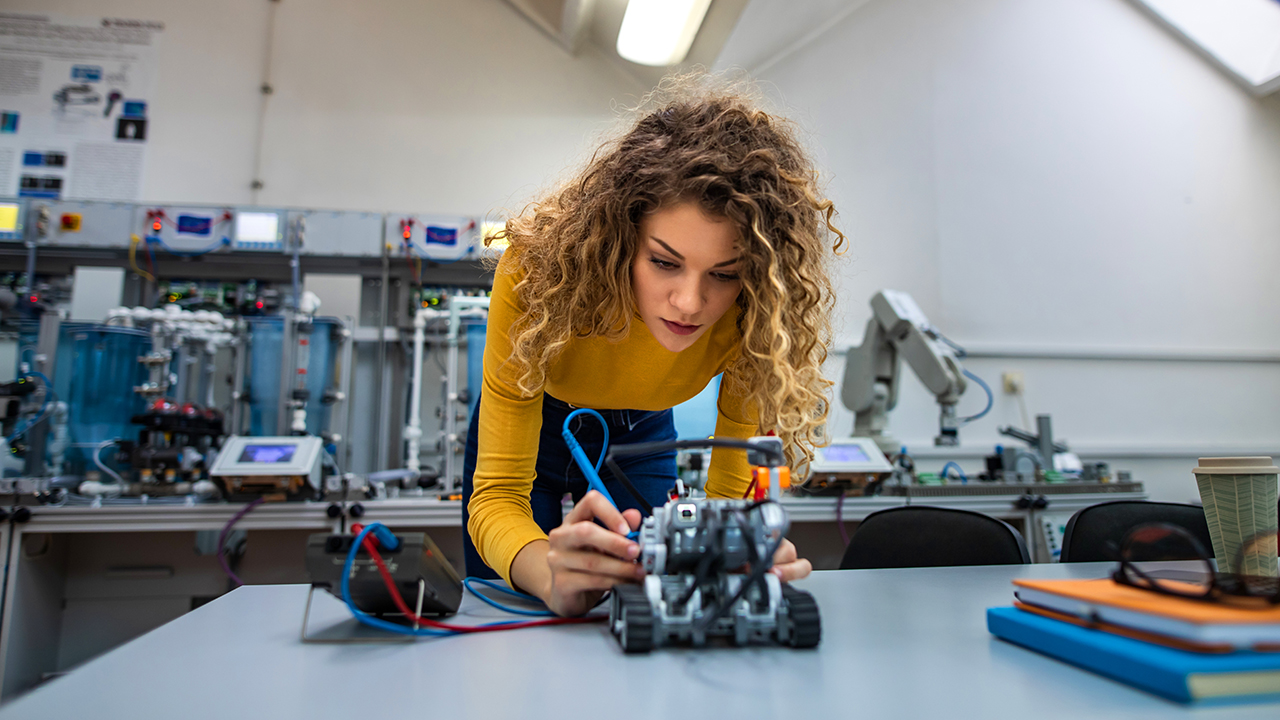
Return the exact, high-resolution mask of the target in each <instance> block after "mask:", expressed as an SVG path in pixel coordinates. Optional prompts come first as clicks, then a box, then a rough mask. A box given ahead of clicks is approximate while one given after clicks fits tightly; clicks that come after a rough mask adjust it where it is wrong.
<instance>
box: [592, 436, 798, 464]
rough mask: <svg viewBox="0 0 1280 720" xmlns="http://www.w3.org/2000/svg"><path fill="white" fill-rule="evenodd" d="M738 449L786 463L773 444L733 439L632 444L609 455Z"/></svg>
mask: <svg viewBox="0 0 1280 720" xmlns="http://www.w3.org/2000/svg"><path fill="white" fill-rule="evenodd" d="M709 447H723V448H738V449H740V450H755V451H756V452H762V453H764V454H766V455H768V456H770V457H772V458H773V459H774V460H777V461H778V462H785V461H786V458H785V457H784V456H783V454H782V451H780V450H778V449H777V448H776V447H773V445H772V444H765V443H753V442H749V441H747V440H737V439H731V438H707V439H705V440H666V441H662V442H648V443H632V444H631V445H614V446H613V447H611V448H609V455H617V456H619V457H622V456H626V455H652V454H653V453H659V452H665V451H667V450H685V449H690V448H709Z"/></svg>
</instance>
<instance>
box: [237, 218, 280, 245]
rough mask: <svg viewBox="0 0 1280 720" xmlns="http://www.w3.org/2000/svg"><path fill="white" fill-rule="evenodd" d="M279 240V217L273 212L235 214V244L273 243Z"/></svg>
mask: <svg viewBox="0 0 1280 720" xmlns="http://www.w3.org/2000/svg"><path fill="white" fill-rule="evenodd" d="M279 239H280V215H279V214H277V213H273V212H241V213H236V242H238V243H246V242H254V243H274V242H278V241H279Z"/></svg>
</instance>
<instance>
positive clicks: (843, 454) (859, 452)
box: [821, 445, 871, 463]
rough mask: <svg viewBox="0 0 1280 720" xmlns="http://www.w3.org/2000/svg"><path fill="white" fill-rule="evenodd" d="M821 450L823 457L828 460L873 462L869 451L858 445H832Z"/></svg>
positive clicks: (837, 461)
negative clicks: (868, 454) (868, 453)
mask: <svg viewBox="0 0 1280 720" xmlns="http://www.w3.org/2000/svg"><path fill="white" fill-rule="evenodd" d="M821 452H822V457H823V459H824V460H826V461H827V462H833V463H850V462H862V463H864V462H871V458H870V457H868V456H867V451H865V450H863V449H862V448H861V447H860V446H858V445H832V446H831V447H829V448H823V449H822V450H821Z"/></svg>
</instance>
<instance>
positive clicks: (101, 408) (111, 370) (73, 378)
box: [19, 323, 151, 474]
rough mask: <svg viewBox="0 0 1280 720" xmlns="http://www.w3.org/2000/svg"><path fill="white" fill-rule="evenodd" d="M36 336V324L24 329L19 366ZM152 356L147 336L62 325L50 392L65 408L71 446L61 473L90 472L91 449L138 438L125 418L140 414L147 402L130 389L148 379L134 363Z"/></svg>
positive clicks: (99, 327) (125, 330) (128, 330)
mask: <svg viewBox="0 0 1280 720" xmlns="http://www.w3.org/2000/svg"><path fill="white" fill-rule="evenodd" d="M38 332H39V328H38V326H36V325H35V324H30V325H24V327H23V328H22V331H21V338H20V340H19V346H20V348H21V350H20V352H19V363H21V362H22V361H23V360H26V361H28V362H29V361H30V360H31V359H32V355H33V353H34V349H35V345H36V338H37V335H38ZM150 351H151V336H150V335H149V334H148V333H146V332H144V331H142V330H135V329H133V328H123V327H112V326H107V325H96V324H92V323H63V324H62V326H61V327H60V328H59V331H58V353H57V357H56V359H55V361H54V366H53V367H54V376H53V388H54V392H55V393H56V394H57V397H58V399H59V400H61V401H63V402H65V403H67V410H68V414H67V430H68V436H69V437H68V440H69V441H70V443H71V447H69V448H67V454H66V461H67V464H68V467H66V468H65V469H63V472H68V473H74V474H78V473H81V472H84V471H85V470H87V469H92V467H93V459H92V456H91V454H92V453H93V451H94V448H93V447H91V445H96V444H98V443H101V442H103V441H106V440H111V439H113V438H120V439H123V440H136V439H137V434H138V430H139V427H138V426H137V425H134V424H133V423H131V422H129V418H131V417H133V416H134V415H137V414H140V413H141V412H143V410H144V404H145V403H144V402H143V399H142V397H141V396H139V395H138V394H137V393H135V392H134V391H133V388H134V387H135V386H137V385H140V384H142V383H143V382H144V381H145V380H146V374H147V373H146V369H145V368H144V367H143V366H142V365H141V363H139V362H138V358H139V357H140V356H142V355H146V354H147V353H148V352H150Z"/></svg>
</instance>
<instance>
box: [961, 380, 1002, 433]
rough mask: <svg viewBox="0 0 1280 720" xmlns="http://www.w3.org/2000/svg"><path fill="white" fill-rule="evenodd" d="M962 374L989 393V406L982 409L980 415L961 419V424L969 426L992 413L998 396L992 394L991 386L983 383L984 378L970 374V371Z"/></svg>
mask: <svg viewBox="0 0 1280 720" xmlns="http://www.w3.org/2000/svg"><path fill="white" fill-rule="evenodd" d="M961 372H963V373H964V376H965V377H967V378H969V379H970V380H972V381H974V382H976V383H978V386H979V387H981V388H982V389H983V391H985V392H986V393H987V406H986V407H984V408H982V412H980V413H978V414H977V415H970V416H969V417H967V418H960V422H963V423H964V424H966V425H968V424H969V423H971V422H973V421H974V420H977V419H978V418H980V417H983V416H984V415H986V414H987V413H989V412H991V406H992V405H994V404H995V402H996V396H995V395H994V394H992V392H991V387H990V386H989V385H987V384H986V383H985V382H983V381H982V378H980V377H978V376H977V375H974V374H973V373H971V372H969V371H968V370H962V371H961Z"/></svg>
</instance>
